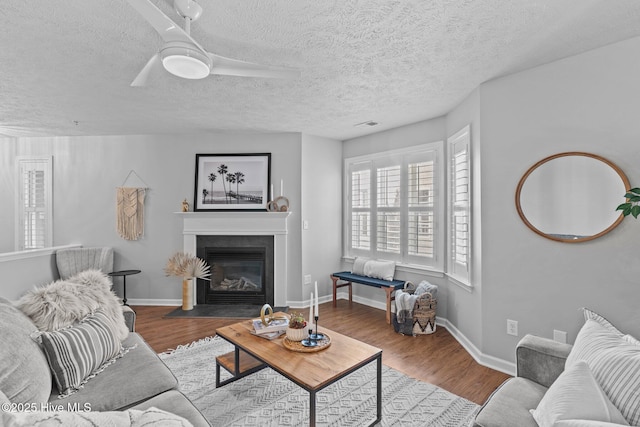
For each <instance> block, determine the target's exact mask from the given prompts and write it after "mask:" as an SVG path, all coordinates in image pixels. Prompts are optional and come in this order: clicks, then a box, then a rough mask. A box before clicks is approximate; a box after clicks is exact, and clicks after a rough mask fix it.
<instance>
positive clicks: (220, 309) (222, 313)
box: [164, 304, 289, 319]
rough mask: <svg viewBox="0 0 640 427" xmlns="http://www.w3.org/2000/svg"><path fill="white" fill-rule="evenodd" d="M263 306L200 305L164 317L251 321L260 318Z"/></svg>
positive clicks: (284, 309) (286, 308) (276, 309)
mask: <svg viewBox="0 0 640 427" xmlns="http://www.w3.org/2000/svg"><path fill="white" fill-rule="evenodd" d="M261 308H262V306H261V305H241V304H198V305H195V306H194V307H193V310H183V309H182V308H181V307H178V308H176V309H175V310H173V311H171V312H170V313H168V314H166V315H165V316H164V317H174V318H176V317H177V318H199V317H225V318H235V319H249V318H251V317H260V309H261ZM273 311H274V312H276V311H283V312H285V313H286V312H287V311H289V307H274V308H273Z"/></svg>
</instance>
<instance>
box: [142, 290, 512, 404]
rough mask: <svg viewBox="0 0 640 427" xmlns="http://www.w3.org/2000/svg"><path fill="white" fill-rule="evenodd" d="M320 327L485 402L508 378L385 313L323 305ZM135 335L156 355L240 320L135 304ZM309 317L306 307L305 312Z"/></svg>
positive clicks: (450, 340) (452, 342)
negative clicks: (399, 326) (403, 327)
mask: <svg viewBox="0 0 640 427" xmlns="http://www.w3.org/2000/svg"><path fill="white" fill-rule="evenodd" d="M319 308H320V325H321V326H324V327H327V328H329V329H332V330H334V331H337V332H340V333H342V334H345V335H348V336H350V337H352V338H355V339H357V340H360V341H364V342H366V343H368V344H371V345H373V346H376V347H379V348H381V349H382V350H383V352H382V362H383V363H384V364H385V365H387V366H390V367H392V368H394V369H396V370H398V371H401V372H404V373H405V374H407V375H409V376H411V377H413V378H417V379H419V380H422V381H426V382H429V383H431V384H435V385H437V386H439V387H442V388H444V389H445V390H448V391H450V392H452V393H455V394H457V395H458V396H462V397H464V398H466V399H469V400H471V401H472V402H475V403H478V404H482V403H484V401H485V400H486V399H487V397H489V395H490V394H491V393H492V392H493V390H495V389H496V388H497V387H498V386H499V385H500V384H501V383H502V382H503V381H504V380H506V379H507V378H509V376H508V375H506V374H503V373H502V372H498V371H495V370H493V369H489V368H486V367H484V366H481V365H479V364H477V363H476V362H475V361H474V360H473V358H472V357H471V356H470V355H469V354H468V353H467V352H466V350H465V349H464V348H463V347H462V346H461V345H460V344H459V343H458V341H456V339H455V338H454V337H453V336H452V335H451V334H450V333H449V331H447V330H446V329H445V328H443V327H438V328H437V330H436V332H435V333H434V334H431V335H419V336H416V337H410V336H404V335H400V334H397V333H396V332H395V331H394V330H393V327H392V326H391V325H387V323H386V321H385V312H384V311H383V310H378V309H375V308H371V307H368V306H365V305H362V304H357V303H353V306H352V307H351V308H350V307H349V302H348V301H346V300H339V301H338V304H337V307H336V308H333V307H332V304H331V303H330V302H329V303H325V304H321V305H320V307H319ZM133 309H134V310H135V311H136V313H137V315H138V317H137V320H136V332H138V333H140V335H142V336H143V337H144V339H145V340H146V341H147V342H148V343H149V345H150V346H151V347H152V348H153V349H154V350H155V351H156V352H163V351H166V350H169V349H173V348H176V347H177V346H179V345H184V344H188V343H190V342H192V341H195V340H198V339H200V338H204V337H208V336H213V335H215V330H216V328H219V327H222V326H225V325H230V324H232V323H236V322H238V321H239V320H240V319H220V318H210V319H177V318H170V319H169V318H164V317H163V316H164V315H165V314H167V313H169V312H170V311H172V310H174V309H175V307H158V306H135V307H133ZM302 311H303V313H306V311H307V309H304V310H302Z"/></svg>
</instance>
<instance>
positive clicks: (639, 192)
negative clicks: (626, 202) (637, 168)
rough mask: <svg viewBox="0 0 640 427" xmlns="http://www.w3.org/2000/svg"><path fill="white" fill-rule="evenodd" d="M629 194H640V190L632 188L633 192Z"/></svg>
mask: <svg viewBox="0 0 640 427" xmlns="http://www.w3.org/2000/svg"><path fill="white" fill-rule="evenodd" d="M629 192H630V193H636V194H640V188H638V187H635V188H632V189H631V190H629Z"/></svg>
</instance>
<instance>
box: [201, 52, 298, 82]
mask: <svg viewBox="0 0 640 427" xmlns="http://www.w3.org/2000/svg"><path fill="white" fill-rule="evenodd" d="M207 55H209V58H210V59H211V63H212V66H211V74H220V75H225V76H238V77H264V78H268V79H295V78H298V77H300V70H296V69H293V68H286V67H275V66H271V65H261V64H255V63H253V62H246V61H239V60H237V59H231V58H226V57H224V56H220V55H216V54H215V53H210V52H207Z"/></svg>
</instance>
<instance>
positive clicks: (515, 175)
mask: <svg viewBox="0 0 640 427" xmlns="http://www.w3.org/2000/svg"><path fill="white" fill-rule="evenodd" d="M639 51H640V38H635V39H631V40H627V41H625V42H622V43H617V44H614V45H610V46H607V47H604V48H601V49H597V50H593V51H590V52H587V53H584V54H582V55H578V56H574V57H571V58H567V59H564V60H561V61H557V62H553V63H551V64H547V65H544V66H541V67H538V68H534V69H531V70H528V71H524V72H521V73H518V74H514V75H511V76H507V77H504V78H500V79H496V80H493V81H491V82H488V83H486V84H484V85H482V86H481V87H480V102H481V107H480V108H481V112H482V129H481V139H482V141H481V152H482V208H483V212H482V245H483V246H482V322H481V323H482V330H483V333H482V342H481V348H482V349H483V351H484V352H486V353H489V354H492V355H494V356H496V357H499V358H502V359H507V360H512V359H513V348H514V345H515V343H516V342H517V339H518V338H516V337H511V336H508V335H506V333H505V331H506V319H507V318H509V319H514V320H518V321H519V333H520V336H522V335H523V334H525V333H534V334H537V335H542V336H546V337H552V336H553V329H559V330H564V331H567V332H568V333H569V341H570V342H572V341H573V340H575V336H576V333H577V331H578V329H579V327H580V326H581V325H582V323H583V321H582V319H581V314H580V311H579V309H580V307H583V306H586V307H590V308H592V309H594V310H596V311H598V312H600V313H601V314H602V315H603V316H605V317H607V318H608V319H609V320H611V321H612V322H613V323H614V324H616V325H617V326H618V327H619V328H621V329H622V330H623V331H626V332H628V333H632V334H635V336H640V310H638V307H637V302H638V301H639V300H640V284H639V283H638V279H637V275H638V267H637V265H638V256H637V253H638V252H637V237H638V230H639V227H640V223H639V222H638V221H637V220H634V219H633V218H628V219H625V220H624V221H623V223H622V224H621V225H620V226H619V227H618V228H616V229H614V230H613V231H612V232H611V233H609V234H608V235H606V236H604V237H601V238H599V239H596V240H593V241H589V242H585V243H578V244H567V243H559V242H555V241H551V240H548V239H545V238H543V237H540V236H538V235H537V234H535V233H533V232H532V231H531V230H529V229H528V228H527V227H526V226H525V225H524V223H523V222H522V221H520V218H519V216H518V214H517V212H516V208H515V204H514V194H515V190H516V186H517V184H518V181H519V180H520V178H521V176H522V175H523V174H524V173H525V172H526V171H527V169H528V168H529V167H530V166H532V165H533V164H534V163H535V162H537V161H538V160H541V159H543V158H544V157H546V156H549V155H551V154H555V153H559V152H564V151H586V152H591V153H595V154H598V155H600V156H602V157H605V158H607V159H609V160H610V161H612V162H613V163H615V164H617V165H618V166H619V167H620V168H621V169H622V170H623V171H624V172H625V173H626V175H627V176H628V178H629V180H630V181H631V185H632V186H637V185H638V182H640V170H639V169H638V162H639V161H640V143H639V141H640V120H638V112H639V111H640V99H639V98H638V96H637V94H638V93H640V79H638V70H640V56H639V55H637V52H639ZM622 196H623V194H620V203H622V202H623V201H624V199H623V197H622ZM615 207H616V206H611V209H615ZM579 214H580V213H579V212H576V215H579Z"/></svg>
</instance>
